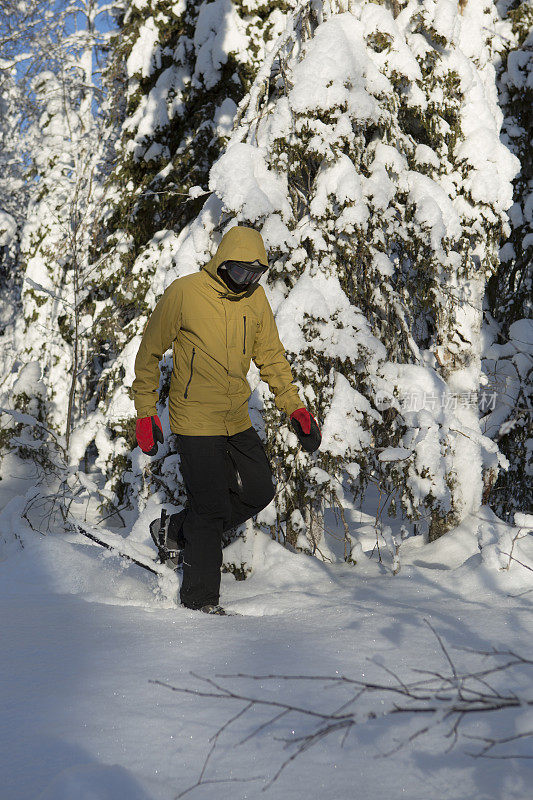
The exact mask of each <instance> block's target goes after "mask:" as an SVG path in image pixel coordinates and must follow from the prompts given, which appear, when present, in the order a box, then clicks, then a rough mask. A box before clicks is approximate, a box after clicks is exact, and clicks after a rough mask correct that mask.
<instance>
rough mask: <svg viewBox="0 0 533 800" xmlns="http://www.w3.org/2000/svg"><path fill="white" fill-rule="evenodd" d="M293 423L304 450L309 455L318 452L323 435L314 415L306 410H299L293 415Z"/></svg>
mask: <svg viewBox="0 0 533 800" xmlns="http://www.w3.org/2000/svg"><path fill="white" fill-rule="evenodd" d="M291 423H292V427H293V428H294V432H295V433H296V436H297V437H298V441H299V442H300V444H301V445H302V447H303V448H304V450H307V452H308V453H313V452H314V451H315V450H318V448H319V447H320V443H321V441H322V434H321V433H320V428H319V427H318V423H317V421H316V419H315V418H314V417H313V415H312V414H311V413H310V412H309V411H308V410H307V409H306V408H297V409H296V411H293V412H292V414H291Z"/></svg>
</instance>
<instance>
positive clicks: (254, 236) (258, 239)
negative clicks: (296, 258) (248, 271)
mask: <svg viewBox="0 0 533 800" xmlns="http://www.w3.org/2000/svg"><path fill="white" fill-rule="evenodd" d="M256 260H257V261H259V262H260V263H261V264H264V265H265V267H268V258H267V254H266V250H265V244H264V242H263V237H262V236H261V234H260V233H259V232H258V231H254V229H253V228H247V227H245V226H244V225H236V226H235V227H233V228H230V230H229V231H228V232H227V233H225V234H224V236H223V237H222V241H221V242H220V244H219V246H218V249H217V251H216V253H215V255H214V256H213V258H212V259H211V260H210V261H208V262H207V264H205V266H204V267H202V269H204V270H205V271H206V272H207V273H208V274H209V275H210V276H211V277H212V278H214V279H215V280H216V281H217V283H220V284H221V285H222V286H223V287H224V289H225V290H226V292H231V290H230V289H228V287H227V286H226V284H225V283H224V281H223V280H222V278H221V277H220V275H218V273H217V269H218V268H219V266H220V265H221V264H223V263H224V261H256ZM232 294H233V293H232ZM239 294H240V293H239Z"/></svg>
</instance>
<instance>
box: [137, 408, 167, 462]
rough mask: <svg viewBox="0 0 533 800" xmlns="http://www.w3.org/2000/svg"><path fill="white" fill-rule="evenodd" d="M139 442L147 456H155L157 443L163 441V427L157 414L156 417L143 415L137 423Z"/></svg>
mask: <svg viewBox="0 0 533 800" xmlns="http://www.w3.org/2000/svg"><path fill="white" fill-rule="evenodd" d="M135 435H136V437H137V444H138V445H139V447H140V448H141V450H142V451H143V453H146V455H147V456H155V454H156V453H157V443H158V442H163V441H164V437H163V428H162V427H161V422H160V421H159V417H158V416H157V414H156V415H155V417H142V419H138V420H137V424H136V425H135Z"/></svg>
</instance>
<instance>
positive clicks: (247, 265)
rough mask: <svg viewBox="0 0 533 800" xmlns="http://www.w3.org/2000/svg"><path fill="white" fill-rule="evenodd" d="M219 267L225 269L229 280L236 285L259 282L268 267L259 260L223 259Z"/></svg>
mask: <svg viewBox="0 0 533 800" xmlns="http://www.w3.org/2000/svg"><path fill="white" fill-rule="evenodd" d="M220 268H221V269H225V270H226V272H227V273H228V275H229V277H230V278H231V280H232V281H233V282H234V283H236V284H237V285H238V286H245V285H246V284H249V283H259V279H260V278H261V275H263V273H265V272H266V271H267V269H268V267H266V266H265V265H264V264H261V262H260V261H252V262H250V261H224V263H223V264H221V265H220Z"/></svg>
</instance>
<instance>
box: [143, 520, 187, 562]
mask: <svg viewBox="0 0 533 800" xmlns="http://www.w3.org/2000/svg"><path fill="white" fill-rule="evenodd" d="M182 516H185V509H183V511H180V513H179V514H172V516H170V517H169V516H168V514H167V512H166V509H165V508H164V509H162V511H161V517H160V518H159V519H154V520H153V521H152V522H151V523H150V536H151V537H152V540H153V542H154V544H155V546H156V547H157V552H158V555H159V560H160V562H161V563H162V564H166V565H167V567H170V568H171V569H177V568H178V567H179V566H180V565H181V563H182V562H183V547H184V544H185V543H184V541H183V540H182V538H181V536H180V535H179V534H181V526H179V525H176V524H172V523H175V522H176V518H177V517H178V518H179V517H182ZM176 532H178V538H177V539H174V538H173V536H172V534H175V533H176Z"/></svg>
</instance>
